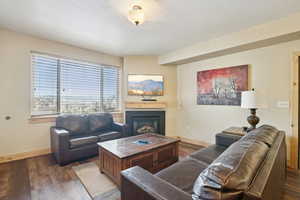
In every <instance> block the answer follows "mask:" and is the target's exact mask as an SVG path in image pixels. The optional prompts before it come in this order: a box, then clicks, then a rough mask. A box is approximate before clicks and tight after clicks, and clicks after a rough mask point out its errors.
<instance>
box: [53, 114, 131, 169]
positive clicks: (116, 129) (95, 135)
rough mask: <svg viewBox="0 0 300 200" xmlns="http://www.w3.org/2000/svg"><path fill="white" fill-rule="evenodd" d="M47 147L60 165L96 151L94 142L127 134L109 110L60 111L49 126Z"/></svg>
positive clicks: (123, 126) (94, 153) (85, 156)
mask: <svg viewBox="0 0 300 200" xmlns="http://www.w3.org/2000/svg"><path fill="white" fill-rule="evenodd" d="M50 132H51V150H52V152H53V154H54V157H55V159H56V161H57V162H58V163H59V164H60V165H65V164H68V163H70V162H72V161H75V160H79V159H83V158H87V157H91V156H94V155H97V154H98V146H97V143H98V142H103V141H107V140H113V139H118V138H122V137H125V136H127V131H126V125H123V124H119V123H116V122H114V121H113V117H112V115H111V114H109V113H103V114H90V115H62V116H59V117H57V119H56V125H55V126H54V127H51V129H50Z"/></svg>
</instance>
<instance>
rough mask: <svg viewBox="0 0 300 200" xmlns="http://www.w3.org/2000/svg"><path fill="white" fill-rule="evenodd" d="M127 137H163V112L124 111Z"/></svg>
mask: <svg viewBox="0 0 300 200" xmlns="http://www.w3.org/2000/svg"><path fill="white" fill-rule="evenodd" d="M126 124H127V125H128V129H129V131H128V134H129V136H134V135H141V134H144V133H157V134H160V135H165V111H126Z"/></svg>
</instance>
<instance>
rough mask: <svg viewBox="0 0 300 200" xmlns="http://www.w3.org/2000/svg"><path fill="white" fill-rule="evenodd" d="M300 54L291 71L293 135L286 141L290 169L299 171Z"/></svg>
mask: <svg viewBox="0 0 300 200" xmlns="http://www.w3.org/2000/svg"><path fill="white" fill-rule="evenodd" d="M299 83H300V52H296V53H294V54H293V63H292V70H291V97H290V116H291V131H292V135H291V136H287V137H286V140H287V143H288V148H289V149H290V154H289V159H288V167H289V168H291V169H295V170H298V169H299V166H300V161H299V157H300V149H299V147H300V143H299V140H298V138H299V137H300V130H299V127H300V122H299V120H298V119H299V117H300V101H299V94H300V87H299Z"/></svg>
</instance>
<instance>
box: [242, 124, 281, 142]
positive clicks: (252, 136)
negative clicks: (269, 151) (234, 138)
mask: <svg viewBox="0 0 300 200" xmlns="http://www.w3.org/2000/svg"><path fill="white" fill-rule="evenodd" d="M278 132H279V130H278V129H276V128H275V127H273V126H270V125H263V126H261V127H259V128H257V129H254V130H252V131H250V132H249V133H247V134H246V135H245V136H244V137H242V140H256V141H261V142H264V143H265V144H267V145H268V146H269V147H270V146H272V144H273V143H274V141H275V139H276V136H277V134H278Z"/></svg>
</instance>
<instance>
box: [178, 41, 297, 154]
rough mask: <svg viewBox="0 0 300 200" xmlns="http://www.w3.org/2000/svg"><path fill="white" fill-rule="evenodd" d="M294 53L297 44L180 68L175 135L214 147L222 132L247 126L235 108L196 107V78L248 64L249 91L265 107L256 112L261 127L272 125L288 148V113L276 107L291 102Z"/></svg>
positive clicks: (242, 112) (262, 49) (244, 53)
mask: <svg viewBox="0 0 300 200" xmlns="http://www.w3.org/2000/svg"><path fill="white" fill-rule="evenodd" d="M297 51H300V40H297V41H292V42H288V43H282V44H278V45H274V46H270V47H265V48H259V49H255V50H250V51H245V52H240V53H236V54H232V55H226V56H222V57H216V58H212V59H208V60H203V61H199V62H194V63H189V64H184V65H179V66H178V68H177V75H178V104H179V106H178V107H180V109H179V111H178V117H177V127H178V131H177V133H178V134H179V135H181V136H182V137H186V138H190V139H196V140H201V141H206V142H209V143H214V137H215V134H216V133H218V132H220V131H222V130H224V129H225V128H228V127H230V126H247V125H248V124H247V121H246V117H247V116H248V115H249V111H248V110H243V109H241V108H240V107H236V106H209V105H197V103H196V97H197V88H196V74H197V72H198V71H201V70H207V69H215V68H222V67H229V66H236V65H244V64H249V65H250V76H249V83H250V87H254V88H255V89H256V90H257V91H258V93H260V94H261V95H263V96H261V97H263V98H262V99H264V103H266V104H267V105H268V107H267V108H264V109H259V110H258V113H257V114H258V116H259V117H260V119H261V123H260V124H271V125H274V126H276V127H277V128H278V129H281V130H284V131H286V134H287V141H288V145H289V140H290V139H291V136H292V132H291V128H290V121H291V119H290V112H289V109H283V108H278V107H277V106H276V104H277V101H289V99H290V95H291V92H290V90H291V68H292V61H293V60H292V55H293V53H294V52H297ZM288 150H289V149H288ZM288 155H290V153H288Z"/></svg>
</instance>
